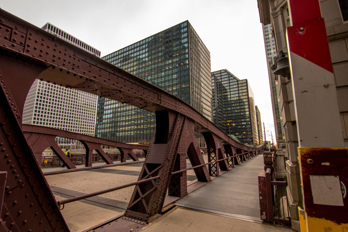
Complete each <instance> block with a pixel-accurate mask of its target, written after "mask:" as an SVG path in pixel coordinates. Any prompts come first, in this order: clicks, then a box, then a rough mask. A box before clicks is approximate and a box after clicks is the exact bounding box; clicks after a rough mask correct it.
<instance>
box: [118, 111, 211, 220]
mask: <svg viewBox="0 0 348 232" xmlns="http://www.w3.org/2000/svg"><path fill="white" fill-rule="evenodd" d="M156 124H157V125H156V135H155V139H154V142H153V144H151V146H150V148H149V151H148V152H149V153H148V155H147V157H146V160H145V162H144V165H143V168H142V170H141V172H140V176H139V179H138V180H139V181H140V180H146V179H150V178H152V179H151V180H150V181H147V182H145V183H142V184H138V185H136V186H135V189H134V192H133V195H132V198H131V200H130V202H129V205H128V207H127V211H126V212H125V216H126V217H130V218H133V219H136V220H141V221H149V220H150V218H151V217H152V216H154V215H155V214H158V213H160V212H161V210H162V207H163V203H164V200H165V196H166V193H167V188H168V187H170V193H172V194H174V193H175V194H178V195H184V194H186V192H187V191H186V190H185V187H183V185H184V184H187V183H186V182H185V183H184V179H186V178H185V177H184V176H181V177H180V178H179V179H178V180H179V181H178V182H177V183H174V177H172V172H173V168H174V166H175V165H177V166H176V169H178V168H181V167H186V157H185V156H184V154H185V155H186V153H188V156H189V157H191V158H190V159H191V161H193V162H202V163H203V158H202V157H198V155H200V153H199V154H197V153H196V154H195V152H194V151H195V150H197V149H198V151H199V148H198V146H197V149H195V146H194V145H192V144H197V141H196V142H195V143H194V141H195V140H196V138H195V137H194V131H193V129H194V123H193V122H191V121H190V120H189V119H187V118H186V117H185V116H183V115H181V114H180V113H176V112H172V111H157V112H156ZM191 130H192V131H191ZM192 135H193V136H192ZM183 151H184V152H183ZM187 151H188V152H187ZM178 154H179V155H178ZM184 162H185V164H184ZM197 172H198V173H199V174H200V176H198V175H197V177H198V178H199V179H205V180H206V181H209V180H210V178H209V176H208V175H207V170H206V167H205V166H203V167H201V168H199V170H197ZM170 180H172V181H171V182H170ZM175 185H180V186H175ZM174 189H175V190H178V191H174Z"/></svg>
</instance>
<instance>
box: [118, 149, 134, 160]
mask: <svg viewBox="0 0 348 232" xmlns="http://www.w3.org/2000/svg"><path fill="white" fill-rule="evenodd" d="M118 150H120V153H121V162H122V163H125V162H126V161H127V155H129V157H130V158H131V159H132V160H133V161H139V159H138V157H137V156H136V155H135V154H134V153H133V149H128V148H120V147H118Z"/></svg>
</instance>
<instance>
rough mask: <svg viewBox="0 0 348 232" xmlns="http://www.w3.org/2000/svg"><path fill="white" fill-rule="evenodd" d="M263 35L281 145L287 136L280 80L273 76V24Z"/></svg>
mask: <svg viewBox="0 0 348 232" xmlns="http://www.w3.org/2000/svg"><path fill="white" fill-rule="evenodd" d="M263 35H264V41H265V48H266V56H267V64H268V77H269V84H270V88H271V98H272V108H273V119H274V125H275V132H276V140H277V144H278V145H279V144H281V143H283V142H284V139H285V134H284V127H283V117H282V114H281V102H280V97H279V92H280V91H279V88H280V86H279V82H278V80H276V76H275V75H274V74H273V71H272V70H271V66H272V64H273V62H274V61H273V60H274V58H275V57H276V56H277V53H276V46H275V41H274V37H273V35H272V24H267V25H264V26H263Z"/></svg>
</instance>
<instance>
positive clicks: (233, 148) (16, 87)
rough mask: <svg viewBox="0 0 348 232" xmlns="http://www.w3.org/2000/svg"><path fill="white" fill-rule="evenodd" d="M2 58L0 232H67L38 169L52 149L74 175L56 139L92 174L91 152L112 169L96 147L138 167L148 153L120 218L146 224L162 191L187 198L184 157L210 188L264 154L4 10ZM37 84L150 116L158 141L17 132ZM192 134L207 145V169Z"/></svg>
mask: <svg viewBox="0 0 348 232" xmlns="http://www.w3.org/2000/svg"><path fill="white" fill-rule="evenodd" d="M0 52H1V53H0V87H1V88H0V159H1V161H0V176H1V178H0V213H1V219H0V231H9V230H11V231H69V228H68V226H67V224H66V222H65V220H64V218H63V216H62V214H61V213H60V210H59V206H58V203H57V202H56V200H55V198H54V196H53V195H52V192H51V190H50V188H49V186H48V184H47V182H46V180H45V178H44V176H43V173H42V171H41V169H40V166H39V163H40V159H41V153H42V151H43V150H44V149H45V148H47V147H51V148H52V149H53V150H54V152H55V153H56V154H57V156H58V157H60V159H61V160H62V161H63V162H64V163H65V164H66V165H67V167H68V168H69V169H71V170H73V169H76V167H75V166H74V164H73V163H72V162H71V161H70V160H69V159H68V158H67V157H66V156H65V155H64V153H63V151H62V150H61V149H60V148H59V147H58V146H57V144H56V143H55V141H54V139H55V137H56V136H65V137H68V138H74V139H76V140H80V141H81V142H82V143H83V144H84V145H85V146H86V160H87V161H86V167H91V166H92V162H91V154H92V153H91V152H92V151H93V150H96V151H97V152H98V154H99V155H100V156H101V157H102V158H103V159H104V161H105V162H106V163H107V164H109V165H112V161H111V160H110V158H109V157H108V156H107V155H106V154H105V153H104V152H103V150H102V149H101V145H102V144H106V145H110V146H115V147H118V148H119V149H120V151H121V153H122V154H123V158H122V159H123V160H124V159H125V158H124V157H125V156H126V155H127V154H128V155H129V156H130V157H131V158H132V159H133V160H136V157H135V156H134V154H132V152H131V150H132V149H135V148H137V149H142V150H147V157H146V160H145V161H144V164H143V167H142V170H141V172H140V176H139V178H138V182H137V183H136V185H135V189H134V192H133V195H132V197H131V200H130V202H129V205H128V208H127V210H126V212H125V214H124V215H125V217H128V218H131V219H134V220H140V221H144V222H146V221H148V220H150V218H151V217H153V216H154V215H156V214H157V213H160V212H161V210H162V207H163V203H164V200H165V197H166V195H167V190H168V195H171V196H177V197H183V196H185V195H186V194H187V178H186V172H185V169H186V155H187V156H188V158H189V159H190V161H191V163H192V166H195V167H196V168H195V169H194V171H195V174H196V176H197V179H198V181H201V182H209V181H210V180H211V177H217V176H219V175H220V174H221V172H222V171H228V170H230V169H231V168H232V167H233V166H234V165H236V164H238V163H239V162H240V161H241V160H245V159H248V158H251V157H253V156H255V155H257V154H260V153H262V150H263V148H264V146H263V145H262V146H260V147H248V146H245V145H243V144H241V143H239V142H237V141H235V140H233V139H232V138H231V137H229V136H228V135H227V134H225V133H224V132H222V131H221V130H220V129H219V128H218V127H217V126H216V125H214V124H213V123H212V122H211V121H209V120H208V119H207V118H205V117H204V116H203V115H201V114H200V113H199V112H198V111H196V110H195V109H193V108H192V107H191V106H189V105H188V104H186V103H184V102H183V101H181V100H180V99H178V98H176V97H175V96H172V95H170V94H168V93H167V92H165V91H163V90H161V89H159V88H157V87H155V86H153V85H151V84H149V83H147V82H145V81H144V80H142V79H140V78H137V77H136V76H134V75H132V74H130V73H128V72H126V71H124V70H122V69H120V68H118V67H115V66H114V65H111V64H110V63H108V62H106V61H104V60H102V59H100V58H98V57H96V56H94V55H92V54H89V53H87V52H85V51H83V50H81V49H79V48H77V47H75V46H73V45H71V44H69V43H68V42H65V41H63V40H61V39H59V38H57V37H56V36H54V35H51V34H49V33H48V32H45V31H43V30H41V29H40V28H37V27H35V26H33V25H31V24H29V23H27V22H25V21H23V20H22V19H19V18H17V17H15V16H13V15H11V14H9V13H7V12H5V11H3V10H0ZM35 79H40V80H44V81H47V82H51V83H55V84H58V85H62V86H66V87H68V88H74V89H78V90H82V91H86V92H89V93H92V94H96V95H99V96H101V97H106V98H109V99H113V100H116V101H119V102H122V103H125V104H129V105H133V106H136V107H139V108H141V109H145V110H148V111H152V112H155V114H156V134H155V136H154V138H153V141H152V143H151V145H150V146H149V147H148V148H147V147H137V146H132V145H129V144H121V143H116V142H113V141H107V140H103V139H99V138H92V137H89V136H84V135H77V134H74V133H70V132H66V131H64V132H63V131H59V130H55V129H51V128H43V127H37V126H28V125H22V109H23V106H24V102H25V99H26V96H27V93H28V91H29V89H30V87H31V85H32V83H33V82H34V81H35ZM195 131H196V132H199V133H201V134H203V136H204V138H205V141H206V144H207V153H208V160H209V162H208V164H205V163H204V160H203V157H202V154H201V152H200V149H199V145H198V143H197V140H196V138H195ZM115 230H117V228H115Z"/></svg>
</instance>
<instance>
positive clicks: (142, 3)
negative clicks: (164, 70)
mask: <svg viewBox="0 0 348 232" xmlns="http://www.w3.org/2000/svg"><path fill="white" fill-rule="evenodd" d="M0 3H1V4H0V7H1V8H2V9H3V10H6V11H8V12H10V13H11V14H14V15H16V16H17V17H19V18H22V19H24V20H26V21H28V22H29V23H31V24H34V25H35V26H38V27H42V26H43V25H44V24H45V23H46V22H50V23H52V24H53V25H55V26H57V27H59V28H60V29H62V30H64V31H66V32H67V33H69V34H71V35H73V36H75V37H76V38H78V39H80V40H82V41H84V42H86V43H87V44H89V45H91V46H93V47H94V48H96V49H98V50H100V51H101V53H102V56H104V55H107V54H109V53H111V52H114V51H116V50H119V49H121V48H123V47H125V46H128V45H130V44H132V43H135V42H137V41H139V40H142V39H144V38H146V37H149V36H151V35H153V34H156V33H158V32H160V31H162V30H165V29H167V28H169V27H172V26H174V25H176V24H178V23H181V22H183V21H185V20H189V21H190V23H191V25H192V26H193V28H194V29H195V31H196V32H197V34H198V35H199V36H200V38H201V39H202V41H203V43H204V44H205V45H206V46H207V48H208V49H209V51H210V56H211V68H212V71H216V70H220V69H227V70H229V71H230V72H232V73H233V74H234V75H236V76H237V77H238V78H239V79H248V81H249V84H250V86H251V88H252V90H253V92H254V96H255V103H256V105H257V106H258V107H259V109H260V111H261V117H262V121H264V122H265V126H266V131H269V132H267V139H268V140H270V132H271V131H272V133H273V138H274V137H275V133H274V123H273V114H272V105H271V98H270V88H269V81H268V73H267V64H266V55H265V49H264V40H263V33H262V25H261V23H260V20H259V13H258V8H257V0H176V1H169V0H98V1H96V0H59V1H53V0H0Z"/></svg>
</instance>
